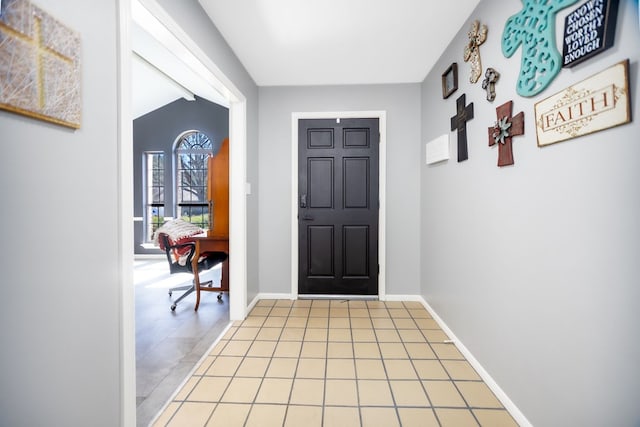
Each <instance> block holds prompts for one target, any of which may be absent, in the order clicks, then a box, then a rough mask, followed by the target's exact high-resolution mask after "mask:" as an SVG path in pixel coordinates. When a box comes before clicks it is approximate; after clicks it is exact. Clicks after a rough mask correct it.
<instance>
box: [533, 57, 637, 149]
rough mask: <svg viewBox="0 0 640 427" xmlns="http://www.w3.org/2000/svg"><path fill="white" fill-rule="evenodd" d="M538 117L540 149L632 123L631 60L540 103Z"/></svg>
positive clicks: (537, 131) (537, 110)
mask: <svg viewBox="0 0 640 427" xmlns="http://www.w3.org/2000/svg"><path fill="white" fill-rule="evenodd" d="M535 114H536V135H537V137H538V146H540V147H542V146H544V145H549V144H553V143H555V142H560V141H565V140H567V139H571V138H576V137H578V136H582V135H587V134H590V133H593V132H597V131H600V130H604V129H608V128H611V127H614V126H618V125H621V124H625V123H629V122H630V121H631V112H630V100H629V60H628V59H627V60H624V61H622V62H619V63H617V64H615V65H613V66H612V67H609V68H607V69H606V70H604V71H601V72H599V73H598V74H596V75H594V76H591V77H589V78H588V79H585V80H583V81H581V82H579V83H576V84H574V85H573V86H570V87H568V88H567V89H565V90H563V91H562V92H559V93H556V94H555V95H553V96H551V97H549V98H547V99H545V100H544V101H540V102H538V103H537V104H536V105H535Z"/></svg>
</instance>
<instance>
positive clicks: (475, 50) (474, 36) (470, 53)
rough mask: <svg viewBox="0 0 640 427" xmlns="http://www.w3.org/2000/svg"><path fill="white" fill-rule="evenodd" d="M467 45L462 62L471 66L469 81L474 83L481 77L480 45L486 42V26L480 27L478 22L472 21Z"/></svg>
mask: <svg viewBox="0 0 640 427" xmlns="http://www.w3.org/2000/svg"><path fill="white" fill-rule="evenodd" d="M468 35H469V43H467V45H466V46H465V47H464V61H465V62H469V63H470V64H471V75H470V76H469V81H470V82H471V83H475V82H477V81H478V79H479V78H480V76H481V75H482V63H481V62H480V45H481V44H482V43H484V42H485V40H487V26H486V25H484V24H483V25H482V26H481V25H480V21H473V24H471V29H470V30H469V33H468Z"/></svg>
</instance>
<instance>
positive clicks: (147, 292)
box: [134, 258, 229, 427]
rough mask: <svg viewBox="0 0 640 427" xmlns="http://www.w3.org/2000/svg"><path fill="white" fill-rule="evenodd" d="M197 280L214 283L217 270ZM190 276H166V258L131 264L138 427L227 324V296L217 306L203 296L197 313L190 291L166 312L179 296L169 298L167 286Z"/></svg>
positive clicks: (186, 281) (155, 411)
mask: <svg viewBox="0 0 640 427" xmlns="http://www.w3.org/2000/svg"><path fill="white" fill-rule="evenodd" d="M201 277H202V278H203V279H205V280H208V279H213V280H214V281H215V282H216V283H219V281H220V268H214V269H212V270H210V271H208V272H205V273H203V274H202V275H201ZM191 278H192V276H191V275H190V274H186V273H180V274H173V275H170V274H169V266H168V263H167V260H166V258H162V259H139V260H136V261H135V263H134V286H135V302H136V306H135V319H136V320H135V321H136V417H137V426H138V427H146V426H148V425H149V423H150V422H151V421H152V420H153V418H154V417H155V416H156V415H157V414H158V412H159V411H160V410H161V409H162V407H163V406H164V405H165V404H166V403H167V401H168V400H169V399H170V398H171V396H172V395H173V394H174V393H175V391H176V390H177V389H178V387H180V385H181V384H182V382H183V381H184V380H185V378H186V377H187V376H188V375H189V374H190V373H191V371H192V370H193V369H194V367H195V366H196V364H197V363H198V362H199V361H200V359H201V358H202V357H203V356H204V355H205V354H206V353H207V351H208V350H209V349H210V348H211V344H212V343H213V342H215V340H216V339H217V338H218V337H219V336H220V334H221V333H222V332H223V331H224V330H225V328H226V327H227V326H228V325H229V299H228V295H226V294H225V295H224V297H223V302H222V303H219V302H218V300H217V299H216V296H217V294H216V293H209V292H207V293H204V294H203V295H202V297H201V300H200V307H199V309H198V311H197V312H196V311H194V310H193V307H194V304H195V293H192V294H191V295H189V296H188V297H187V298H185V299H184V300H182V301H181V302H180V303H179V304H178V307H177V308H176V311H175V312H172V311H171V309H170V306H171V300H172V299H175V298H177V297H178V296H180V294H181V292H180V291H176V292H174V293H173V297H172V298H170V297H169V295H168V290H169V288H171V287H175V286H180V285H182V284H189V283H190V282H191Z"/></svg>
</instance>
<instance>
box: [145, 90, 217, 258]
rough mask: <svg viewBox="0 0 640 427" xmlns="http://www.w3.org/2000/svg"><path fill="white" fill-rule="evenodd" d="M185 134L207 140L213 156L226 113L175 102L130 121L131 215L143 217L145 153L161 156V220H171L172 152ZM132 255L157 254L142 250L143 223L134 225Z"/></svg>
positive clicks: (203, 102) (208, 104)
mask: <svg viewBox="0 0 640 427" xmlns="http://www.w3.org/2000/svg"><path fill="white" fill-rule="evenodd" d="M188 130H198V131H200V132H202V133H204V134H205V135H207V136H208V137H209V139H211V142H212V144H213V152H214V153H217V152H218V150H219V149H220V145H221V144H222V141H223V140H224V139H225V138H228V137H229V109H228V108H226V107H223V106H221V105H217V104H214V103H212V102H209V101H207V100H206V99H202V98H198V97H196V99H195V100H194V101H187V100H185V99H182V98H180V99H178V100H176V101H173V102H172V103H170V104H167V105H165V106H163V107H161V108H158V109H157V110H154V111H152V112H150V113H147V114H145V115H144V116H141V117H139V118H137V119H136V120H134V121H133V215H134V216H135V217H139V218H141V217H142V216H143V215H144V210H145V207H144V200H143V187H142V186H143V184H144V183H143V182H142V176H143V156H144V153H145V152H147V151H162V152H163V153H164V160H165V162H164V163H165V165H164V170H165V173H166V175H165V186H166V187H165V204H166V205H165V216H168V217H173V216H175V210H174V207H175V199H174V195H173V191H174V182H173V180H172V176H173V172H172V171H173V169H172V168H173V148H174V144H175V141H176V138H177V137H178V136H179V135H181V134H182V133H183V132H185V131H188ZM133 237H134V251H135V253H136V254H143V253H160V251H159V250H158V249H156V250H153V249H145V248H143V247H142V246H141V244H142V243H145V242H146V240H145V239H146V236H145V235H144V224H143V221H135V222H134V236H133Z"/></svg>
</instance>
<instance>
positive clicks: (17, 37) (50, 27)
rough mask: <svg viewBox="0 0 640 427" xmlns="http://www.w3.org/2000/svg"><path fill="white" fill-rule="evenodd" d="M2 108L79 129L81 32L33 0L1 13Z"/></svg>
mask: <svg viewBox="0 0 640 427" xmlns="http://www.w3.org/2000/svg"><path fill="white" fill-rule="evenodd" d="M0 76H2V78H1V79H0V108H1V109H4V110H8V111H11V112H14V113H18V114H23V115H26V116H29V117H34V118H37V119H42V120H46V121H49V122H52V123H56V124H59V125H63V126H67V127H71V128H75V129H77V128H79V127H80V118H81V98H80V35H79V34H78V33H77V32H75V31H73V30H71V29H69V28H67V27H66V26H65V25H63V24H62V23H61V22H60V21H58V20H57V19H56V18H54V17H52V16H51V15H49V14H48V13H46V12H45V11H43V10H42V9H40V8H39V7H37V6H35V5H33V4H32V3H31V2H30V1H29V0H4V1H3V2H2V13H1V14H0Z"/></svg>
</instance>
